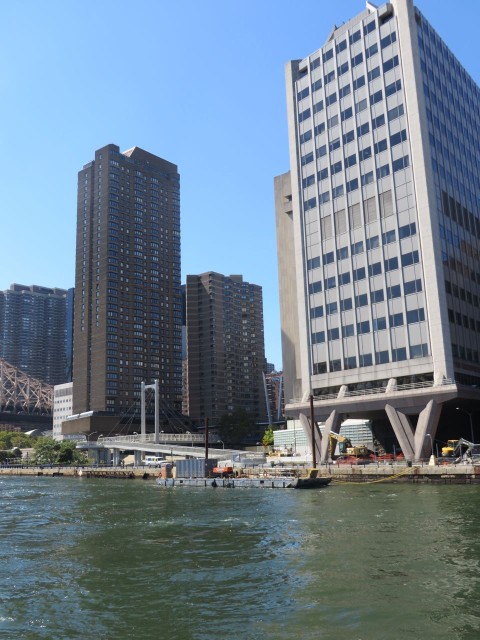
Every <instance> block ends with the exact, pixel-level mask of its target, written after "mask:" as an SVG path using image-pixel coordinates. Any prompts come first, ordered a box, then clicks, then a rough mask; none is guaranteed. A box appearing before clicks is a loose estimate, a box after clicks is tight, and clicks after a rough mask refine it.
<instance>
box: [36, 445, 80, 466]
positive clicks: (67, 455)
mask: <svg viewBox="0 0 480 640" xmlns="http://www.w3.org/2000/svg"><path fill="white" fill-rule="evenodd" d="M34 446H35V453H34V457H33V462H34V464H64V465H70V464H85V462H86V458H85V454H84V453H82V452H81V451H79V450H78V449H77V448H76V445H75V442H72V441H70V440H62V441H61V442H58V441H57V440H54V439H53V438H38V440H37V442H36V443H35V445H34Z"/></svg>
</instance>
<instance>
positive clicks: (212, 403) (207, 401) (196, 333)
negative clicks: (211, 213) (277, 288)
mask: <svg viewBox="0 0 480 640" xmlns="http://www.w3.org/2000/svg"><path fill="white" fill-rule="evenodd" d="M187 354H188V394H189V396H188V406H189V416H190V418H193V419H195V420H203V419H204V418H205V417H208V418H209V419H210V421H211V424H216V423H217V422H218V420H219V419H220V418H221V416H222V415H224V414H226V413H232V412H233V411H234V410H235V409H239V408H242V409H245V410H247V411H248V412H250V413H251V414H253V415H254V416H255V417H256V418H257V419H263V418H264V417H265V415H266V408H265V398H264V391H263V379H262V372H263V371H264V370H265V366H266V362H265V346H264V332H263V302H262V288H261V287H260V286H258V285H255V284H250V283H248V282H244V281H243V278H242V276H240V275H231V276H223V275H221V274H219V273H215V272H212V271H210V272H207V273H203V274H201V275H191V276H187Z"/></svg>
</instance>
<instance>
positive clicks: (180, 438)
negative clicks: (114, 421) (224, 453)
mask: <svg viewBox="0 0 480 640" xmlns="http://www.w3.org/2000/svg"><path fill="white" fill-rule="evenodd" d="M98 441H99V442H100V443H102V442H103V443H105V444H107V443H109V442H153V443H155V434H154V433H147V434H145V435H144V436H142V435H141V434H140V433H135V434H132V435H128V436H108V437H102V436H100V437H99V438H98ZM181 442H182V443H185V442H189V443H190V442H202V443H203V442H205V437H204V436H203V435H202V434H201V433H160V435H159V437H158V442H157V444H167V443H181ZM215 442H218V440H216V441H215Z"/></svg>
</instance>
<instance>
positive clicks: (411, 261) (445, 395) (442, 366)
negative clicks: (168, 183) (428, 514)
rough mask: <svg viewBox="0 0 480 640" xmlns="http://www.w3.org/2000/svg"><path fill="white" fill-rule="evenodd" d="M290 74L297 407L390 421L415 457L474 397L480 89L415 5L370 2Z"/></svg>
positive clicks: (288, 347)
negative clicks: (310, 404) (445, 418)
mask: <svg viewBox="0 0 480 640" xmlns="http://www.w3.org/2000/svg"><path fill="white" fill-rule="evenodd" d="M286 77H287V100H288V122H289V144H290V167H291V169H290V172H289V173H288V174H285V175H283V176H279V177H278V178H276V182H275V190H276V210H277V230H278V245H279V266H280V289H281V298H282V302H281V310H282V329H283V349H284V375H285V376H286V379H285V392H286V394H287V393H290V406H289V408H288V407H287V412H288V410H290V413H291V414H292V415H295V414H299V413H300V414H303V415H304V416H306V415H307V414H308V411H307V409H306V401H307V398H308V396H310V395H312V396H313V399H314V405H315V416H318V418H319V419H326V420H327V430H328V429H329V428H331V429H333V430H338V428H339V423H340V422H341V419H342V415H344V414H346V413H348V414H349V415H351V414H358V415H360V414H362V415H367V414H368V415H369V416H372V417H375V416H377V418H378V419H379V421H381V417H382V415H383V416H384V417H385V418H386V417H388V421H387V424H389V425H390V427H392V428H393V434H391V438H390V440H391V441H394V440H396V441H397V443H398V444H399V445H400V446H401V448H402V449H403V450H404V453H405V454H406V456H407V457H410V458H412V459H415V458H418V457H420V456H421V455H422V454H424V453H425V452H426V451H427V450H428V448H429V446H430V441H429V439H428V438H426V435H427V431H428V435H429V436H431V435H432V433H433V436H434V435H435V431H436V429H437V425H438V423H439V420H440V417H441V415H442V409H444V408H449V407H450V405H451V404H453V405H455V404H458V403H459V401H461V402H465V403H467V404H465V406H466V412H469V411H470V412H471V410H472V409H473V408H474V404H468V403H474V402H475V401H478V398H477V397H476V394H477V392H476V391H475V385H480V360H479V353H480V309H479V299H480V265H479V262H478V239H479V238H480V145H479V132H478V126H477V123H478V122H479V119H480V90H479V88H478V86H477V85H476V84H475V82H474V81H473V80H472V78H471V77H470V76H469V75H468V73H467V72H466V71H465V69H464V68H463V67H462V66H461V64H460V63H459V62H458V61H457V60H456V58H455V57H454V55H453V54H452V52H451V51H450V50H449V49H448V47H447V46H446V44H445V43H444V42H443V41H442V39H441V38H440V37H439V36H438V34H437V33H436V32H435V31H434V29H433V28H432V27H431V25H430V24H429V23H428V21H427V20H426V19H425V17H424V16H423V15H422V14H421V13H420V11H419V10H418V9H417V8H416V7H414V5H413V3H412V2H411V0H392V2H390V3H387V4H384V5H382V6H381V7H376V6H374V5H373V4H371V3H367V6H366V9H365V11H363V12H362V13H361V14H359V15H358V16H356V17H355V18H353V19H351V20H350V21H348V22H347V23H345V24H343V25H342V26H341V27H338V28H337V27H335V28H334V29H333V30H332V32H331V33H330V35H329V37H328V38H327V42H326V43H325V44H324V45H323V46H322V47H321V48H320V49H319V50H318V51H316V52H314V53H313V54H311V55H310V56H308V57H307V58H305V59H303V60H301V61H292V62H290V63H289V64H288V65H287V71H286ZM291 265H294V266H295V268H294V269H293V270H292V269H291V268H289V266H291ZM286 402H287V403H288V402H289V399H288V396H287V395H286ZM387 431H388V429H387ZM385 433H386V432H385ZM387 440H388V438H387ZM319 453H320V455H322V456H323V457H325V456H326V444H325V442H324V443H323V445H320V444H319Z"/></svg>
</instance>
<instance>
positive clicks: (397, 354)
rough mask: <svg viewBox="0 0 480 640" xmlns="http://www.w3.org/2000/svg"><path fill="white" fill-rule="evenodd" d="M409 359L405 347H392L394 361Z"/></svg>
mask: <svg viewBox="0 0 480 640" xmlns="http://www.w3.org/2000/svg"><path fill="white" fill-rule="evenodd" d="M406 359H407V350H406V348H405V347H401V348H400V349H392V362H401V361H402V360H406Z"/></svg>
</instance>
